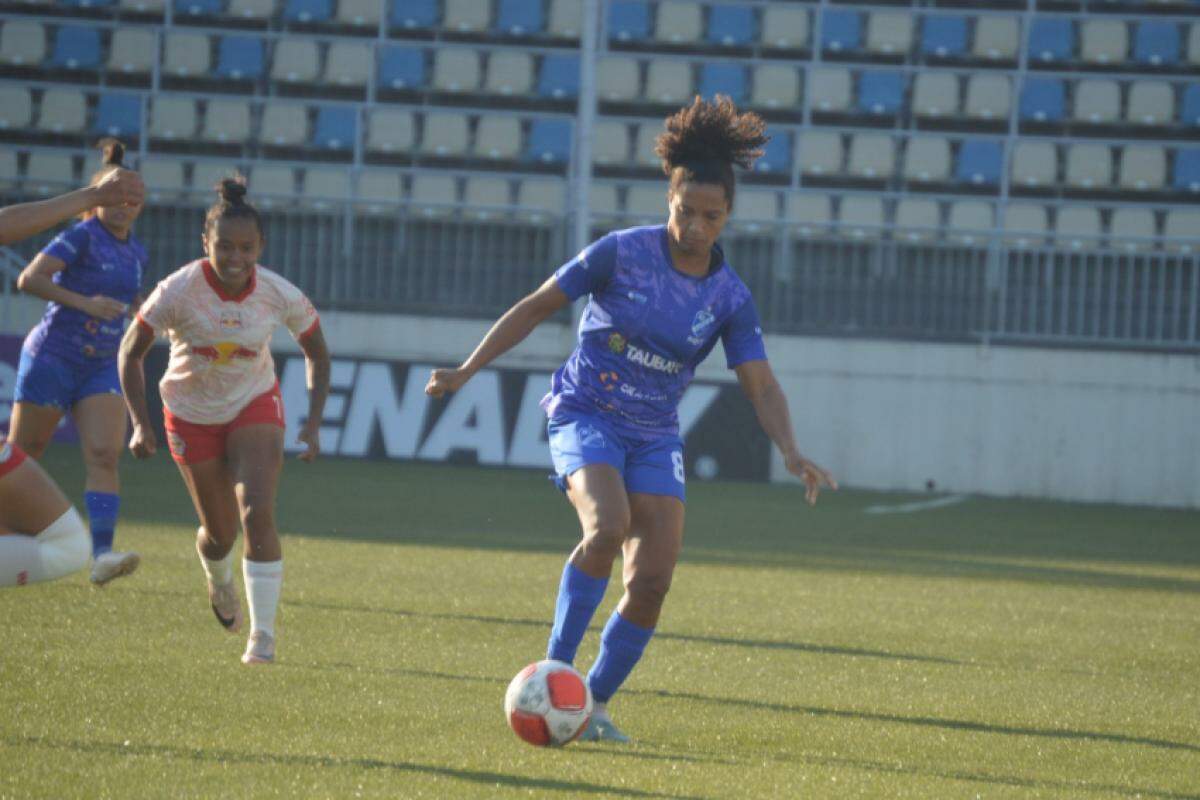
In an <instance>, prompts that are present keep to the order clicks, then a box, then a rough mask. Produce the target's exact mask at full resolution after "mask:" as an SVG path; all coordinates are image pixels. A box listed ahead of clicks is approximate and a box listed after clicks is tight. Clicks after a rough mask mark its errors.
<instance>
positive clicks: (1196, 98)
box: [1179, 83, 1200, 126]
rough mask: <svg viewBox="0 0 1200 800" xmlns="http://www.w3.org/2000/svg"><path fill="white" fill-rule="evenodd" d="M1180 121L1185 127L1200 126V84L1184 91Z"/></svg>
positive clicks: (1195, 84)
mask: <svg viewBox="0 0 1200 800" xmlns="http://www.w3.org/2000/svg"><path fill="white" fill-rule="evenodd" d="M1179 121H1180V122H1182V123H1183V124H1184V125H1193V126H1200V83H1193V84H1192V85H1191V86H1189V87H1187V88H1186V89H1184V90H1183V104H1182V105H1181V106H1180V108H1179Z"/></svg>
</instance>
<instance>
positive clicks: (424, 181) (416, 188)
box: [411, 172, 458, 218]
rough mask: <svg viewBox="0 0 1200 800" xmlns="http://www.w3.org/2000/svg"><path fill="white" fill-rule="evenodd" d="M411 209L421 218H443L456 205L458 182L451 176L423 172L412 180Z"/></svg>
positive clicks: (450, 212) (451, 212)
mask: <svg viewBox="0 0 1200 800" xmlns="http://www.w3.org/2000/svg"><path fill="white" fill-rule="evenodd" d="M411 196H412V208H413V210H414V211H415V212H416V213H417V214H419V215H420V216H422V217H427V218H437V217H445V216H448V215H450V214H453V213H454V209H455V206H457V205H458V181H456V180H455V179H454V176H453V175H447V174H438V173H435V172H424V173H420V174H418V175H416V176H414V177H413V179H412V195H411Z"/></svg>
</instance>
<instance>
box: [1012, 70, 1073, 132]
mask: <svg viewBox="0 0 1200 800" xmlns="http://www.w3.org/2000/svg"><path fill="white" fill-rule="evenodd" d="M1066 106H1067V91H1066V88H1065V87H1064V86H1063V82H1062V81H1060V80H1057V79H1054V78H1026V79H1025V85H1024V86H1022V87H1021V105H1020V113H1021V119H1023V120H1034V121H1036V122H1061V121H1062V119H1063V117H1064V116H1065V115H1066Z"/></svg>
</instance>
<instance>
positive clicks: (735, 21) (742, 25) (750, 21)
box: [704, 4, 758, 47]
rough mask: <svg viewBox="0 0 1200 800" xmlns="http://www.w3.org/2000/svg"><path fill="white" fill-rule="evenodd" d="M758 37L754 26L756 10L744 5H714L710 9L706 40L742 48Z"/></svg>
mask: <svg viewBox="0 0 1200 800" xmlns="http://www.w3.org/2000/svg"><path fill="white" fill-rule="evenodd" d="M757 36H758V31H756V30H755V25H754V9H753V8H750V7H748V6H744V5H729V4H721V5H713V6H709V7H708V30H707V31H706V33H705V37H704V38H705V39H707V40H708V41H709V42H711V43H712V44H719V45H724V46H725V47H742V46H746V45H749V44H750V43H752V42H753V41H754V40H755V38H757Z"/></svg>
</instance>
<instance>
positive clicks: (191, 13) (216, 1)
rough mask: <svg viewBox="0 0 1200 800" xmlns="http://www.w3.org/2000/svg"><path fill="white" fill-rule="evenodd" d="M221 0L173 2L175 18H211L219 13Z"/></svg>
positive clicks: (181, 0)
mask: <svg viewBox="0 0 1200 800" xmlns="http://www.w3.org/2000/svg"><path fill="white" fill-rule="evenodd" d="M224 5H225V4H224V2H223V0H175V2H174V4H173V7H174V9H175V14H176V15H177V16H183V17H212V16H216V15H218V14H220V13H221V11H222V7H223V6H224Z"/></svg>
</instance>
